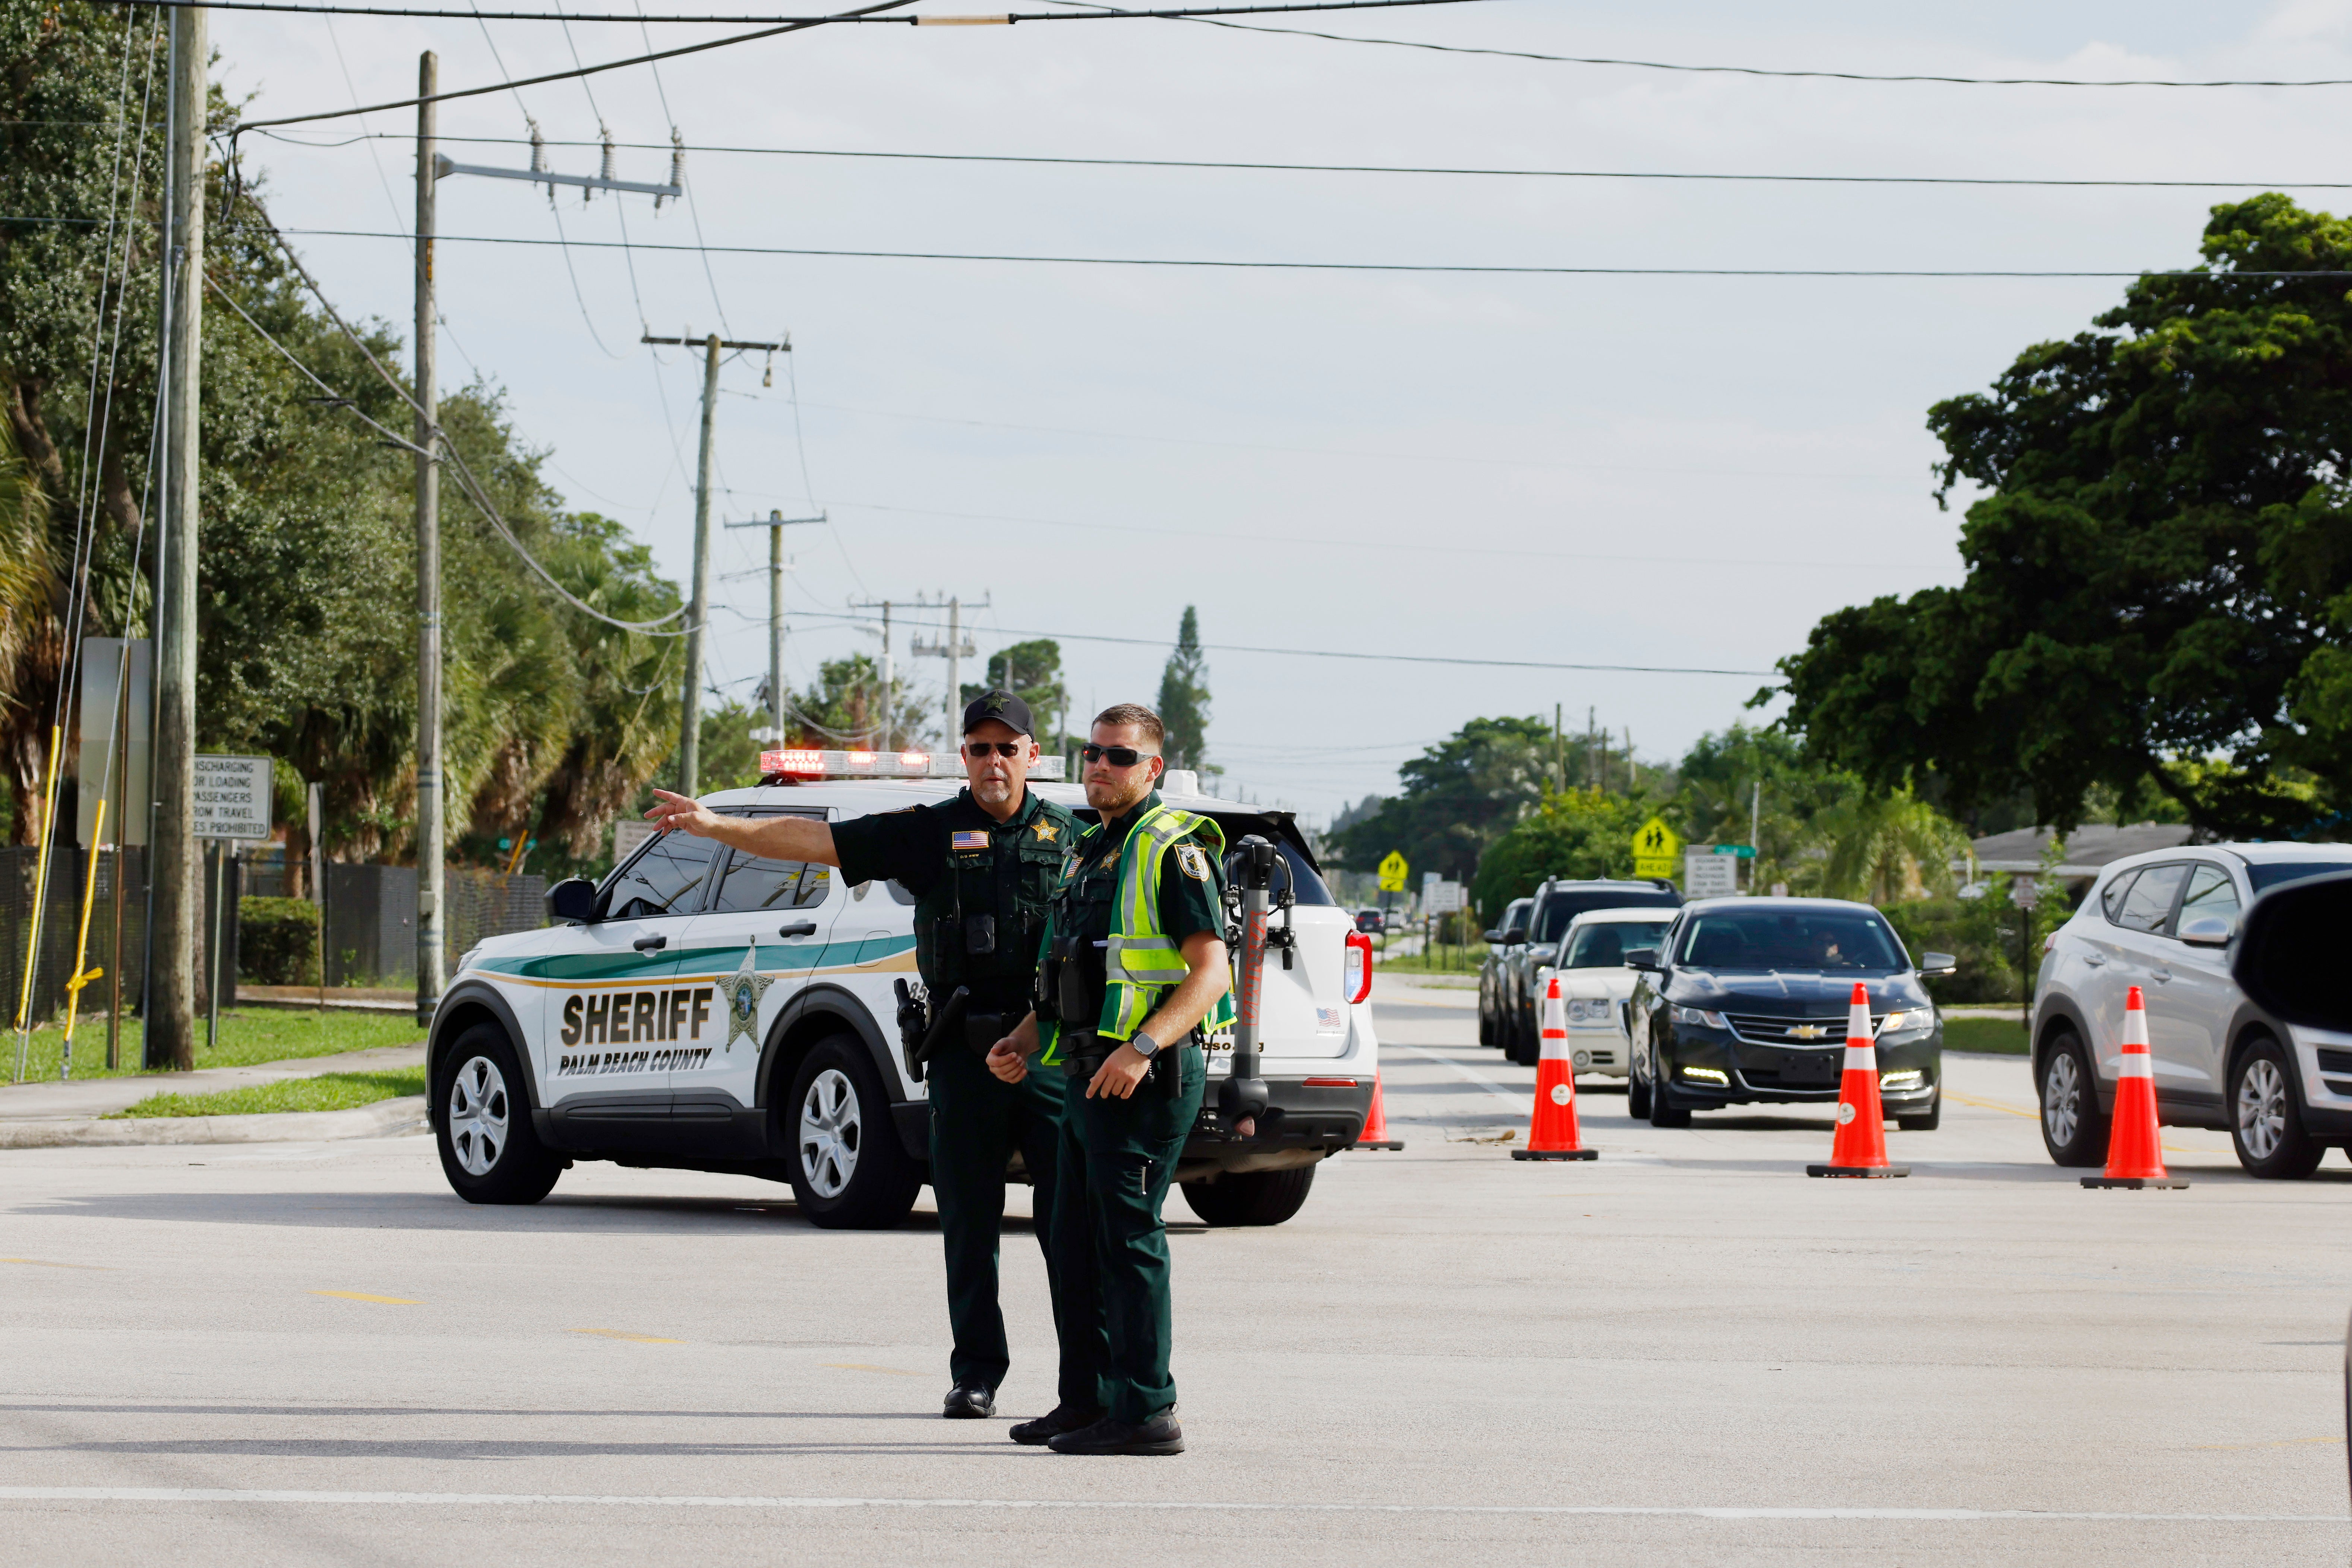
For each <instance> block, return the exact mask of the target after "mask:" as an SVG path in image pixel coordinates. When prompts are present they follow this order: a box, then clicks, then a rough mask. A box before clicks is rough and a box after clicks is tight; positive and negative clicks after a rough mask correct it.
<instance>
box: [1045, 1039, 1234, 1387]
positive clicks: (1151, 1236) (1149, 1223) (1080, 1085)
mask: <svg viewBox="0 0 2352 1568" xmlns="http://www.w3.org/2000/svg"><path fill="white" fill-rule="evenodd" d="M1181 1064H1182V1072H1183V1076H1182V1079H1181V1084H1182V1087H1183V1092H1182V1093H1181V1095H1179V1096H1178V1097H1177V1098H1176V1099H1173V1100H1164V1099H1162V1098H1160V1092H1159V1091H1158V1090H1157V1089H1156V1088H1154V1087H1153V1086H1152V1084H1151V1083H1150V1082H1149V1081H1147V1082H1143V1083H1139V1084H1138V1085H1137V1086H1136V1090H1135V1093H1134V1095H1133V1097H1131V1098H1129V1099H1126V1100H1110V1099H1094V1100H1089V1099H1087V1097H1086V1092H1087V1080H1086V1079H1084V1078H1071V1079H1067V1080H1066V1082H1067V1083H1068V1085H1069V1096H1070V1104H1069V1110H1068V1113H1066V1115H1065V1116H1064V1117H1063V1119H1062V1155H1061V1170H1062V1181H1061V1186H1060V1191H1059V1193H1058V1194H1057V1195H1056V1197H1055V1206H1054V1253H1055V1261H1056V1263H1057V1265H1058V1270H1059V1273H1060V1275H1061V1281H1062V1309H1063V1312H1065V1313H1066V1322H1069V1323H1070V1324H1071V1325H1072V1326H1071V1327H1070V1328H1068V1329H1066V1330H1065V1331H1064V1333H1063V1336H1062V1368H1063V1371H1062V1383H1063V1389H1064V1392H1063V1395H1062V1397H1063V1398H1065V1399H1069V1398H1071V1395H1070V1393H1069V1390H1070V1389H1071V1388H1072V1387H1076V1388H1077V1389H1079V1390H1080V1391H1081V1396H1080V1397H1079V1398H1077V1399H1076V1401H1074V1402H1075V1403H1078V1404H1084V1405H1094V1406H1100V1407H1101V1408H1103V1409H1105V1410H1108V1412H1109V1413H1110V1416H1111V1418H1112V1419H1113V1420H1117V1421H1126V1422H1129V1423H1132V1424H1135V1425H1140V1424H1142V1423H1143V1422H1145V1421H1149V1420H1150V1419H1151V1417H1152V1416H1157V1415H1159V1414H1160V1412H1161V1411H1163V1410H1165V1409H1167V1408H1168V1407H1169V1406H1172V1405H1174V1404H1175V1403H1176V1382H1175V1379H1174V1378H1173V1377H1171V1375H1169V1371H1168V1351H1169V1342H1170V1339H1171V1322H1170V1319H1171V1312H1170V1305H1169V1293H1168V1285H1169V1273H1170V1270H1169V1265H1168V1231H1167V1228H1166V1227H1165V1226H1163V1225H1162V1224H1161V1223H1160V1205H1161V1203H1163V1202H1164V1201H1166V1199H1167V1197H1168V1186H1169V1184H1170V1183H1171V1181H1173V1180H1174V1179H1175V1176H1176V1157H1177V1155H1181V1154H1182V1153H1183V1152H1184V1140H1185V1138H1186V1137H1187V1136H1188V1135H1189V1134H1191V1133H1192V1124H1193V1122H1194V1121H1195V1120H1197V1119H1198V1118H1199V1116H1200V1114H1201V1097H1202V1090H1203V1089H1204V1088H1205V1087H1206V1082H1205V1081H1206V1079H1207V1076H1208V1069H1207V1065H1206V1062H1205V1060H1204V1059H1203V1058H1202V1054H1201V1052H1200V1051H1198V1050H1197V1049H1195V1048H1193V1047H1191V1046H1186V1047H1184V1048H1182V1051H1181ZM1046 1071H1055V1069H1047V1070H1046ZM1073 1368H1076V1373H1077V1375H1076V1376H1073V1375H1072V1374H1073Z"/></svg>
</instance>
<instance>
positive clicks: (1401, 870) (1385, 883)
mask: <svg viewBox="0 0 2352 1568" xmlns="http://www.w3.org/2000/svg"><path fill="white" fill-rule="evenodd" d="M1410 870H1412V868H1411V867H1410V866H1408V865H1406V864H1405V863H1404V856H1403V855H1402V854H1400V853H1398V852H1396V851H1395V850H1391V851H1390V852H1389V853H1388V858H1387V859H1386V860H1384V861H1382V862H1381V892H1382V893H1402V892H1403V891H1404V879H1405V873H1407V872H1408V871H1410Z"/></svg>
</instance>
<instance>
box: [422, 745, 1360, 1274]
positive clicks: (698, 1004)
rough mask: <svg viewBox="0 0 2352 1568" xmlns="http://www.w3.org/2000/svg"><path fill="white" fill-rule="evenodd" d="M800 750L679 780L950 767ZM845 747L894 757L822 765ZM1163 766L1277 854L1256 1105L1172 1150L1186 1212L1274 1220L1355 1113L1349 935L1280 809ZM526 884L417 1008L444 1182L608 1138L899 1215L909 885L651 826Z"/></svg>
mask: <svg viewBox="0 0 2352 1568" xmlns="http://www.w3.org/2000/svg"><path fill="white" fill-rule="evenodd" d="M784 755H785V756H787V757H797V756H801V755H803V754H798V753H786V754H784ZM805 755H806V756H807V757H809V758H816V759H819V760H818V761H814V762H812V763H811V765H810V766H811V769H812V771H816V770H817V769H818V768H819V767H820V766H821V767H822V768H823V771H824V774H825V775H827V776H825V777H820V778H815V779H794V778H789V777H782V776H775V775H772V776H771V781H769V782H766V783H763V784H762V786H761V787H760V788H757V789H733V790H727V791H723V792H720V793H717V794H713V795H709V796H706V797H704V798H703V804H704V805H706V806H708V807H709V808H710V809H711V810H715V811H719V812H730V813H740V814H742V815H746V816H764V815H770V814H775V813H791V814H795V815H802V816H809V817H817V818H822V819H824V820H825V821H836V822H837V821H847V820H849V819H851V818H855V817H861V816H865V815H867V814H868V813H871V812H877V811H895V810H902V809H904V808H906V807H908V806H912V805H916V804H919V803H922V802H928V801H932V800H940V799H943V798H946V797H948V796H950V795H952V794H953V792H954V791H955V790H956V789H959V788H961V783H962V780H961V775H959V776H957V777H956V778H954V779H931V778H929V777H928V773H929V758H927V757H924V756H922V755H921V754H919V753H908V754H907V755H905V756H904V757H900V756H898V755H895V754H887V753H886V754H882V755H881V756H880V757H878V758H877V757H876V756H875V755H874V754H870V753H857V752H850V753H824V754H818V753H808V754H805ZM861 759H862V765H863V766H864V767H865V768H866V769H868V770H869V771H871V770H872V769H874V768H877V767H881V768H903V769H905V770H906V771H907V772H908V773H910V774H913V775H915V776H914V777H905V778H898V779H891V778H871V777H865V778H859V777H852V778H847V779H843V778H836V777H832V776H830V775H832V774H835V773H837V772H839V771H844V770H849V769H855V768H857V767H859V766H860V765H861ZM1168 782H1169V784H1170V785H1171V786H1173V787H1174V788H1172V789H1166V790H1163V798H1164V799H1166V800H1168V801H1169V803H1170V804H1171V805H1174V806H1178V807H1181V808H1182V809H1183V810H1188V811H1194V812H1198V813H1200V814H1202V815H1203V816H1206V817H1210V818H1213V819H1214V820H1215V821H1217V823H1218V824H1219V826H1221V827H1222V828H1223V830H1224V832H1225V839H1226V843H1227V844H1228V846H1232V845H1234V844H1238V843H1239V841H1241V839H1242V838H1243V837H1244V835H1245V834H1250V833H1255V834H1258V835H1259V836H1261V837H1263V838H1265V839H1268V840H1270V841H1273V842H1274V843H1275V844H1276V847H1277V849H1278V850H1279V852H1280V855H1281V858H1282V861H1283V862H1284V864H1285V866H1286V869H1287V872H1288V885H1289V888H1290V891H1291V894H1292V898H1293V903H1292V904H1291V907H1290V908H1289V910H1288V912H1287V915H1286V916H1285V915H1279V914H1278V915H1276V924H1277V925H1279V924H1280V923H1281V922H1282V921H1283V920H1284V919H1285V918H1287V921H1288V923H1289V925H1290V927H1291V929H1292V930H1293V931H1294V932H1295V933H1296V941H1295V945H1294V946H1292V947H1291V948H1290V949H1289V950H1288V952H1287V953H1286V954H1270V955H1269V957H1268V959H1267V962H1266V967H1265V1003H1264V1007H1263V1010H1262V1013H1261V1019H1262V1026H1263V1030H1264V1035H1263V1040H1264V1045H1263V1051H1264V1054H1263V1057H1262V1059H1261V1064H1260V1067H1259V1072H1260V1075H1261V1076H1262V1077H1264V1078H1265V1081H1266V1083H1267V1086H1268V1088H1269V1089H1270V1091H1271V1092H1272V1094H1273V1105H1272V1107H1271V1109H1269V1110H1268V1111H1267V1112H1266V1113H1265V1114H1263V1115H1261V1116H1260V1117H1259V1118H1258V1119H1257V1125H1256V1128H1255V1133H1254V1135H1252V1136H1250V1137H1247V1138H1243V1137H1238V1136H1235V1135H1234V1133H1233V1132H1232V1130H1231V1129H1229V1128H1228V1127H1226V1126H1225V1125H1224V1124H1223V1122H1222V1121H1221V1120H1220V1118H1219V1117H1218V1116H1217V1114H1216V1113H1215V1112H1214V1111H1213V1109H1211V1110H1205V1111H1203V1113H1202V1118H1201V1121H1200V1122H1199V1123H1198V1124H1196V1125H1195V1127H1194V1129H1193V1131H1192V1136H1191V1138H1190V1139H1189V1140H1188V1141H1187V1143H1186V1145H1185V1148H1184V1153H1183V1155H1182V1158H1181V1162H1180V1163H1179V1165H1178V1166H1177V1172H1176V1175H1177V1179H1178V1180H1179V1181H1180V1182H1181V1183H1182V1184H1183V1187H1184V1196H1185V1198H1186V1201H1188V1202H1189V1203H1191V1205H1192V1209H1193V1212H1194V1213H1196V1214H1198V1215H1199V1216H1200V1217H1201V1218H1202V1219H1204V1220H1206V1221H1208V1222H1209V1223H1210V1224H1212V1225H1273V1224H1279V1223H1280V1222H1281V1221H1283V1220H1285V1219H1287V1218H1290V1216H1291V1215H1293V1214H1295V1213H1297V1210H1298V1208H1299V1206H1300V1205H1301V1204H1303V1203H1304V1202H1305V1201H1306V1198H1307V1190H1308V1188H1309V1186H1311V1185H1312V1183H1313V1181H1314V1176H1315V1166H1317V1165H1318V1163H1320V1162H1321V1161H1323V1160H1325V1159H1328V1158H1329V1157H1330V1156H1331V1155H1335V1154H1338V1153H1339V1152H1340V1151H1341V1150H1343V1149H1346V1148H1348V1147H1349V1146H1350V1145H1353V1144H1354V1143H1355V1141H1356V1139H1357V1138H1358V1136H1359V1135H1360V1134H1361V1132H1362V1130H1363V1124H1364V1119H1365V1115H1366V1113H1367V1112H1368V1110H1369V1109H1370V1103H1371V1095H1372V1083H1373V1075H1374V1073H1375V1072H1376V1071H1377V1070H1378V1065H1379V1044H1378V1041H1377V1040H1376V1039H1375V1037H1374V1035H1373V1032H1372V1019H1371V1009H1370V1007H1368V1006H1366V1005H1364V1004H1363V998H1364V997H1365V996H1366V995H1368V994H1369V992H1370V943H1369V942H1368V941H1366V940H1365V939H1364V938H1362V937H1360V936H1356V935H1355V933H1354V930H1353V925H1354V921H1353V916H1352V915H1350V914H1349V911H1348V910H1346V909H1344V908H1342V907H1340V906H1339V904H1338V903H1337V902H1336V901H1335V900H1334V899H1333V898H1332V896H1331V894H1330V893H1329V891H1328V889H1327V888H1326V887H1325V885H1324V883H1323V879H1322V877H1321V875H1320V873H1318V869H1317V866H1316V862H1315V857H1314V855H1313V853H1312V852H1311V851H1310V849H1309V847H1308V845H1307V841H1306V840H1305V839H1304V837H1303V836H1302V835H1301V834H1300V833H1299V831H1298V830H1297V825H1296V824H1295V823H1294V822H1293V821H1292V819H1291V816H1290V814H1289V813H1288V812H1286V811H1262V810H1255V809H1254V808H1246V807H1241V806H1237V805H1235V804H1234V803H1233V802H1230V801H1224V800H1215V799H1213V798H1209V797H1204V796H1200V795H1197V794H1193V793H1191V792H1189V789H1190V788H1191V780H1190V779H1188V778H1187V777H1186V776H1184V775H1181V774H1178V775H1172V776H1171V779H1169V781H1168ZM1031 788H1033V789H1039V791H1040V793H1042V794H1045V796H1046V797H1047V798H1049V799H1051V800H1058V801H1061V802H1062V803H1064V804H1066V805H1068V806H1070V807H1071V808H1072V809H1073V810H1076V811H1077V812H1078V813H1079V815H1080V816H1082V817H1085V818H1087V819H1088V820H1091V819H1092V818H1093V815H1094V813H1093V812H1092V811H1091V810H1087V808H1086V802H1085V799H1084V795H1083V793H1082V791H1080V790H1078V789H1076V788H1075V787H1072V786H1069V785H1066V784H1057V783H1050V782H1049V783H1045V784H1044V785H1042V786H1041V785H1039V784H1038V783H1037V782H1036V781H1035V779H1034V777H1033V779H1032V782H1031ZM1276 881H1277V886H1279V884H1280V883H1281V881H1282V878H1281V877H1280V876H1279V875H1277V878H1276ZM547 900H548V907H549V913H550V915H551V916H552V918H553V921H554V924H552V925H549V926H548V927H546V928H543V929H541V930H537V931H526V932H519V933H515V934H512V935H509V936H496V937H492V938H490V939H489V940H488V941H486V942H484V943H483V944H482V945H481V946H478V947H476V948H475V949H473V950H472V951H471V952H469V953H467V955H466V956H465V957H464V959H463V960H462V961H461V962H460V964H459V966H458V971H457V975H456V976H455V977H454V978H453V979H452V981H451V983H450V984H449V986H448V988H447V989H446V991H445V993H444V994H443V996H442V998H441V1005H440V1007H439V1009H438V1010H437V1011H436V1013H435V1014H434V1019H433V1027H432V1032H431V1035H430V1037H429V1042H430V1043H429V1048H428V1052H427V1058H426V1061H427V1069H428V1078H427V1082H428V1084H429V1086H430V1100H429V1105H430V1108H431V1116H432V1122H433V1129H434V1133H435V1135H436V1139H437V1141H438V1144H439V1146H440V1153H441V1166H442V1169H443V1171H444V1172H445V1173H446V1175H447V1176H448V1178H449V1185H450V1186H452V1187H454V1188H455V1189H456V1190H457V1194H458V1196H459V1197H464V1198H466V1199H467V1200H468V1201H469V1202H474V1203H536V1202H538V1201H539V1200H540V1199H541V1198H542V1197H545V1196H546V1195H547V1193H548V1192H549V1190H550V1189H551V1188H552V1187H553V1186H554V1185H555V1182H556V1179H557V1177H558V1176H560V1175H561V1174H562V1171H563V1170H564V1168H565V1167H567V1166H570V1165H571V1164H572V1162H573V1161H575V1160H611V1161H613V1162H614V1163H615V1164H618V1165H625V1166H643V1167H661V1168H667V1169H677V1170H700V1171H720V1172H729V1173H736V1174H740V1175H744V1176H760V1177H762V1178H765V1179H768V1180H772V1181H782V1182H789V1183H791V1184H792V1188H793V1196H794V1197H795V1198H796V1199H797V1200H798V1202H799V1207H800V1210H801V1212H802V1213H803V1214H804V1215H806V1216H807V1217H808V1218H810V1219H812V1220H813V1221H814V1222H815V1223H816V1224H818V1225H821V1226H825V1227H829V1228H874V1227H881V1226H889V1225H895V1224H897V1223H898V1221H899V1220H900V1219H902V1218H905V1216H906V1215H907V1213H908V1210H909V1209H910V1208H912V1207H913V1206H914V1202H915V1197H916V1194H917V1192H918V1191H919V1189H920V1187H921V1186H923V1183H924V1181H925V1179H926V1176H927V1172H926V1168H925V1164H926V1160H927V1158H928V1155H929V1124H928V1117H929V1106H928V1104H927V1103H926V1101H925V1090H924V1085H923V1084H922V1083H921V1082H919V1081H918V1080H917V1079H916V1078H914V1077H913V1076H912V1075H911V1074H910V1073H909V1071H908V1065H907V1063H906V1062H905V1061H904V1060H903V1052H902V1051H901V1049H900V1047H899V1043H898V1028H897V1022H896V1019H897V1012H898V997H897V993H896V982H898V981H900V980H906V981H912V980H913V979H914V977H915V931H914V919H913V916H914V903H915V900H914V896H913V895H912V894H909V893H908V892H907V891H906V890H905V889H903V888H901V887H899V886H898V885H897V884H895V883H887V882H884V883H858V884H857V885H856V886H845V885H843V883H842V882H841V878H840V874H839V873H838V872H836V871H835V869H834V868H832V867H830V866H823V865H815V864H799V863H788V862H776V861H770V860H765V859H762V858H761V857H758V856H755V855H750V854H746V853H744V852H741V851H740V850H730V849H729V848H727V847H725V846H723V845H719V844H716V843H713V842H712V841H709V840H708V839H698V838H694V837H691V836H689V835H687V834H684V833H666V834H662V835H659V836H657V837H656V838H654V839H652V840H650V841H647V842H646V844H645V845H643V846H642V847H641V848H640V849H638V851H637V852H635V854H633V855H631V856H630V857H629V858H628V859H627V860H626V861H625V862H623V863H622V864H620V865H618V866H616V867H614V870H613V871H612V872H611V873H608V874H607V875H606V876H605V877H604V879H603V880H602V881H600V882H597V883H593V884H592V883H588V882H586V881H584V880H575V881H572V882H567V883H558V884H557V885H556V886H555V887H553V888H551V889H549V891H548V894H547ZM1230 1071H1231V1059H1230V1056H1229V1055H1227V1054H1224V1053H1222V1052H1220V1053H1213V1055H1212V1056H1211V1059H1210V1062H1209V1076H1210V1080H1211V1082H1212V1089H1211V1092H1210V1094H1209V1104H1210V1105H1211V1106H1212V1107H1213V1106H1214V1104H1215V1103H1216V1093H1215V1090H1214V1087H1213V1085H1214V1083H1215V1082H1216V1081H1217V1080H1219V1079H1221V1078H1223V1077H1224V1076H1226V1075H1227V1074H1228V1073H1229V1072H1230ZM1020 1174H1021V1173H1020V1172H1019V1169H1018V1157H1017V1156H1016V1157H1015V1168H1014V1171H1013V1175H1014V1176H1016V1178H1017V1177H1018V1176H1020Z"/></svg>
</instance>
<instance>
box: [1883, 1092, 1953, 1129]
mask: <svg viewBox="0 0 2352 1568" xmlns="http://www.w3.org/2000/svg"><path fill="white" fill-rule="evenodd" d="M1943 1124H1944V1092H1943V1091H1942V1090H1941V1089H1937V1091H1936V1097H1935V1098H1934V1099H1933V1100H1930V1101H1929V1102H1927V1109H1926V1110H1925V1111H1921V1112H1918V1113H1916V1114H1913V1115H1909V1116H1897V1117H1895V1128H1896V1129H1897V1130H1898V1131H1900V1132H1906V1133H1932V1132H1934V1131H1935V1130H1936V1129H1937V1127H1940V1126H1942V1125H1943Z"/></svg>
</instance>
